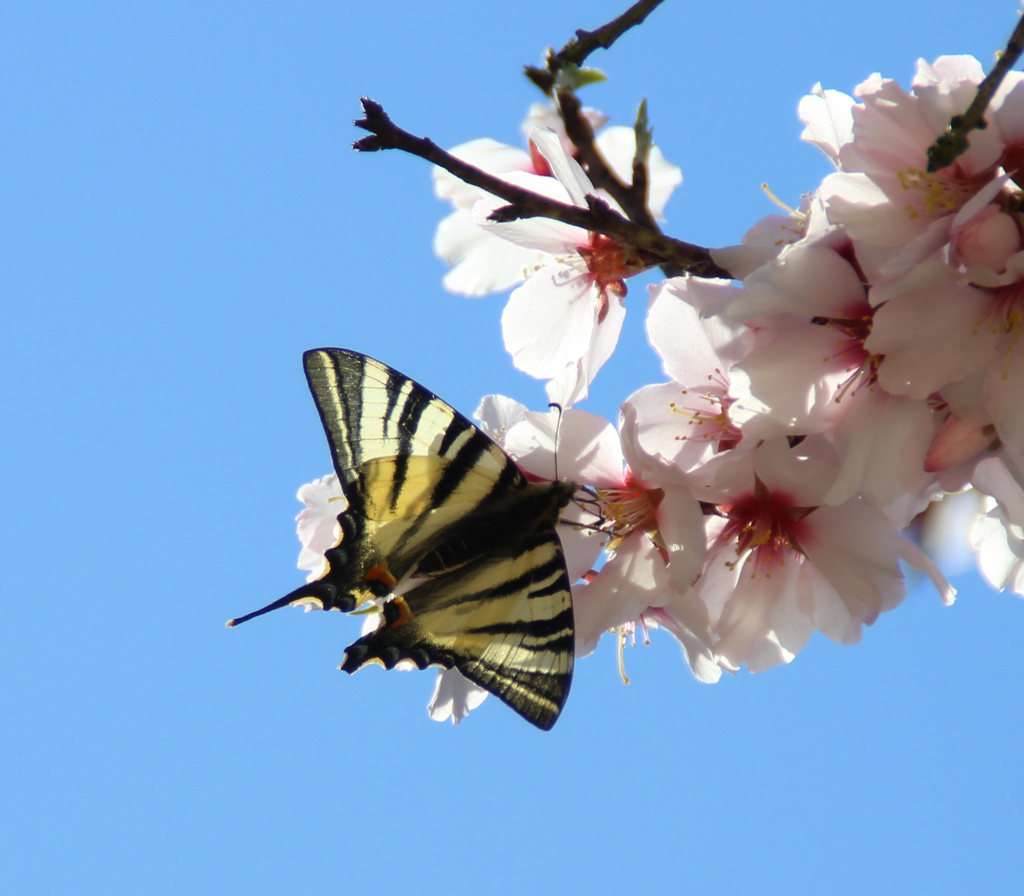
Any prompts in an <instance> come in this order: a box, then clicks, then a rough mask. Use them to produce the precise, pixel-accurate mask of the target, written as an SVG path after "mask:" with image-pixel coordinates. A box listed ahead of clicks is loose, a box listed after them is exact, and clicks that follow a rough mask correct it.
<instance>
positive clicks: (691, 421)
mask: <svg viewBox="0 0 1024 896" xmlns="http://www.w3.org/2000/svg"><path fill="white" fill-rule="evenodd" d="M708 379H710V380H712V382H713V383H714V384H715V385H716V386H717V387H718V389H717V390H715V391H712V390H711V389H709V390H708V391H707V392H696V391H693V390H691V389H680V390H679V393H680V394H681V395H683V396H684V399H683V401H682V402H675V401H670V402H669V403H668V406H669V408H670V409H671V411H672V413H673V414H679V415H680V416H682V417H683V418H685V419H686V425H687V427H691V426H692V427H694V429H693V431H692V432H688V433H685V434H683V435H678V436H675V439H676V441H677V442H685V441H698V442H717V443H718V450H719V451H725V450H726V449H728V448H732V447H734V446H735V445H736V444H737V443H738V442H739V440H740V438H741V436H742V433H741V432H740V430H739V428H738V427H737V426H736V425H735V424H734V423H733V422H732V420H730V419H729V408H730V407H732V405H733V404H734V403H735V401H736V399H734V398H730V397H729V394H728V391H729V385H728V383H727V382H726V379H725V377H724V376H723V374H722V371H721V370H719V369H718V368H715V372H714V374H712V375H709V376H708Z"/></svg>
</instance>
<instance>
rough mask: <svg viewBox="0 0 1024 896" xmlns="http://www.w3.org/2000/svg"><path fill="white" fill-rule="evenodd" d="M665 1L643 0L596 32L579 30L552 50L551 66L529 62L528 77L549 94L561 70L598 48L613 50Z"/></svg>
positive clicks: (549, 55) (581, 62)
mask: <svg viewBox="0 0 1024 896" xmlns="http://www.w3.org/2000/svg"><path fill="white" fill-rule="evenodd" d="M663 2H664V0H640V2H639V3H634V4H633V5H632V6H631V7H630V8H629V9H627V10H626V11H625V12H624V13H623V14H622V15H620V16H618V17H617V18H614V19H612V20H611V21H610V22H608V23H607V24H606V25H602V26H601V27H600V28H598V29H596V30H594V31H585V30H584V29H582V28H578V29H576V36H575V37H574V38H573V39H572V40H570V41H569V43H567V44H566V45H565V46H564V47H562V49H561V50H559V51H558V52H557V53H551V52H550V51H549V52H548V58H547V68H546V69H543V68H536V67H535V66H532V65H528V66H526V67H525V69H526V77H528V78H529V79H530V80H531V81H533V83H534V84H536V85H537V86H538V87H539V88H540V89H541V90H543V91H544V93H546V94H547V95H548V96H551V92H552V90H554V87H555V82H556V80H557V78H558V73H559V72H560V71H561V70H562V69H563V68H567V67H568V66H570V65H572V66H577V67H578V66H581V65H582V64H583V63H584V62H585V61H586V59H587V57H588V56H589V55H590V54H591V53H593V52H594V50H597V49H605V50H607V49H609V48H610V47H611V45H612V44H614V43H615V41H617V40H618V39H619V38H620V37H622V35H623V34H625V33H626V32H627V31H628V30H629V29H630V28H635V27H636V26H637V25H639V24H640V23H641V22H643V20H644V19H646V18H647V17H648V16H649V15H650V14H651V13H652V12H654V10H655V9H656V8H657V7H658V6H660V5H661V4H662V3H663Z"/></svg>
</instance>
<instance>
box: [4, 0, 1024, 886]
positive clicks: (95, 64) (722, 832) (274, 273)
mask: <svg viewBox="0 0 1024 896" xmlns="http://www.w3.org/2000/svg"><path fill="white" fill-rule="evenodd" d="M624 5H625V3H624V0H623V2H612V0H592V2H590V3H586V4H583V3H579V2H564V3H550V2H548V3H538V2H533V0H523V2H517V3H509V2H503V3H497V2H491V0H476V2H467V0H456V2H449V3H445V4H441V5H437V4H421V3H410V2H389V0H381V2H377V3H376V4H354V3H304V2H296V0H292V2H287V3H284V2H246V3H242V2H237V3H226V2H217V0H207V2H204V3H194V4H193V3H187V2H176V3H166V2H164V3H161V2H152V3H116V2H102V0H96V2H91V3H88V4H81V3H66V2H65V3H48V2H45V0H39V2H35V3H32V4H8V5H7V6H6V7H5V8H4V10H3V11H2V12H0V59H2V60H3V61H2V62H0V114H2V119H3V121H4V124H5V128H4V131H5V137H4V140H3V141H0V290H2V294H3V297H4V325H3V326H2V327H0V407H2V415H3V417H2V419H3V421H4V437H3V438H2V439H0V459H2V470H3V477H2V482H3V488H4V497H3V514H2V517H0V527H2V531H0V575H2V577H3V585H2V592H0V593H2V594H3V610H4V612H3V618H2V622H0V682H2V683H0V701H2V702H0V720H2V721H0V735H2V736H0V770H2V771H0V807H2V811H0V887H2V889H3V890H4V892H7V893H12V894H19V896H20V894H62V896H66V894H91V893H97V894H100V893H102V894H104V896H114V894H138V893H145V894H154V896H155V894H180V893H184V892H189V893H211V894H260V896H262V894H295V893H303V894H312V893H337V892H401V891H404V890H414V891H415V892H417V893H421V894H433V893H446V894H450V893H463V892H466V893H468V892H480V891H486V892H489V893H495V894H504V893H520V892H523V891H524V890H526V891H529V892H536V893H538V894H546V893H566V892H574V891H580V892H592V893H622V892H624V891H625V892H698V891H704V892H707V891H709V890H714V891H720V892H736V893H751V892H757V893H765V894H773V893H786V894H805V893H806V894H812V893H813V894H821V893H828V894H846V893H849V894H862V893H865V892H871V893H874V894H887V893H907V892H927V893H930V894H938V893H961V892H964V891H969V892H1008V891H1009V890H1010V889H1011V888H1012V887H1013V886H1014V885H1018V886H1019V882H1020V880H1021V879H1022V878H1024V854H1022V852H1021V850H1020V838H1021V834H1022V833H1024V831H1022V826H1024V825H1022V821H1021V819H1022V812H1021V799H1022V796H1024V772H1022V767H1024V763H1022V761H1021V756H1020V744H1021V742H1022V735H1024V721H1022V718H1024V666H1022V663H1021V661H1020V657H1021V655H1022V647H1024V602H1022V601H1021V600H1020V599H1019V598H1016V597H1014V596H1012V595H1006V594H1004V595H999V594H995V593H993V592H991V591H990V590H989V589H987V588H986V587H985V586H984V585H983V583H981V582H980V581H979V579H978V578H977V577H976V576H975V575H973V574H963V575H961V576H959V577H958V578H957V581H956V584H957V585H958V587H959V588H960V598H959V600H958V602H957V603H956V605H955V606H954V607H952V608H944V607H943V606H942V604H941V603H940V601H939V600H938V598H937V597H936V596H935V595H934V594H933V593H931V592H930V591H929V590H928V589H927V588H924V587H918V588H916V589H915V590H914V591H913V592H912V593H911V594H910V596H909V597H908V599H907V601H906V602H905V604H904V605H903V606H902V607H901V608H899V609H898V610H897V611H896V612H894V613H892V614H890V615H888V616H886V617H883V618H882V619H881V620H880V621H879V623H878V624H877V625H876V626H875V627H874V628H872V629H869V630H868V631H867V632H866V636H865V638H864V641H863V643H862V644H860V645H859V646H857V647H852V648H851V647H839V646H837V645H835V644H832V643H831V642H828V641H826V640H824V639H822V638H819V637H816V638H815V639H813V640H812V642H811V644H810V646H809V647H808V648H807V649H806V650H805V651H804V652H803V653H802V654H801V655H800V656H799V657H798V659H797V660H796V662H794V663H793V664H792V666H790V667H787V668H783V669H777V670H775V671H772V672H769V673H767V674H764V675H761V676H752V675H749V674H746V673H743V674H741V675H738V676H736V677H727V678H726V679H725V680H723V681H722V682H721V683H720V684H719V685H716V686H714V687H707V686H702V685H699V684H697V683H696V682H694V681H693V680H692V678H691V677H690V675H689V673H688V672H687V670H686V668H685V666H684V664H683V663H682V661H681V659H680V657H679V653H678V648H677V646H676V645H675V643H674V642H673V641H672V640H671V639H670V638H669V637H668V636H667V635H663V634H660V633H656V634H655V638H654V641H653V643H652V645H651V646H650V647H646V648H637V649H635V650H631V651H630V652H629V653H628V655H627V659H626V661H627V668H628V671H629V673H630V677H631V678H632V681H633V683H632V684H631V685H630V686H629V687H625V686H623V685H622V684H621V682H620V680H619V678H618V675H617V672H616V668H615V656H614V650H613V649H612V645H611V643H608V644H604V645H602V648H601V649H599V650H598V652H597V654H596V655H595V656H594V657H593V658H591V659H589V660H586V661H584V662H581V663H580V664H579V665H578V667H577V672H576V677H575V682H574V686H573V693H572V696H571V699H570V701H569V705H568V707H567V709H566V711H565V713H564V715H563V717H562V719H561V720H560V721H559V723H558V725H557V727H556V728H555V729H554V731H552V732H551V733H549V734H543V733H540V732H538V731H536V730H534V729H533V728H532V727H531V726H529V725H527V724H526V723H524V722H523V721H522V720H520V719H519V718H518V717H516V716H515V715H514V714H513V713H511V712H509V711H507V710H505V709H504V708H503V707H502V706H500V705H499V704H498V703H497V702H496V701H488V703H487V704H486V705H485V706H484V707H483V708H482V709H481V710H479V711H478V712H476V713H474V715H473V716H471V717H470V718H469V719H468V720H467V721H466V722H465V723H464V724H463V725H460V726H459V727H458V728H453V727H452V726H450V725H439V724H436V723H433V722H430V721H429V720H428V719H427V716H426V712H425V704H426V701H427V699H428V697H429V694H430V690H431V681H432V675H426V674H401V673H391V674H387V675H385V674H383V673H380V672H379V670H376V669H371V670H368V671H366V672H363V673H360V674H359V675H357V676H354V677H352V678H349V677H347V676H345V675H343V674H341V673H339V672H338V671H336V669H335V666H336V665H337V663H338V662H339V660H340V659H341V654H342V651H343V649H344V647H345V646H346V645H347V644H348V643H349V642H350V641H351V640H352V639H353V637H354V636H355V634H356V629H357V624H356V623H355V622H353V621H352V620H349V619H346V618H344V617H341V616H340V615H338V614H330V615H329V616H328V615H326V614H309V615H303V614H301V613H298V612H294V611H291V612H281V613H276V614H274V615H273V616H271V617H268V618H266V619H263V620H260V621H259V622H255V623H252V624H249V625H246V626H244V627H242V628H239V629H237V630H234V631H226V630H225V629H224V621H225V620H226V619H228V618H229V617H231V616H235V615H238V614H240V613H244V612H247V611H249V610H252V609H254V608H256V607H258V606H261V605H262V604H264V603H266V602H268V601H270V600H272V599H274V598H276V597H278V596H280V595H281V594H283V593H285V592H286V591H289V590H291V589H292V588H294V587H295V586H296V585H298V584H299V583H300V582H301V581H302V574H301V573H299V572H298V571H297V570H296V569H295V560H296V555H297V550H298V544H297V542H296V539H295V534H294V523H293V518H294V515H295V513H296V512H297V510H298V509H299V506H298V504H297V503H296V501H295V498H294V494H295V490H296V489H297V487H298V486H299V485H300V484H302V483H303V482H306V481H308V480H310V479H312V478H313V477H316V476H320V475H323V474H324V473H326V472H328V471H329V469H330V467H329V458H328V454H327V449H326V444H325V441H324V438H323V434H322V432H321V430H320V426H319V423H318V420H317V417H316V413H315V410H314V408H313V404H312V402H311V400H310V397H309V395H308V391H307V387H306V385H305V382H304V378H303V376H302V371H301V362H300V359H301V353H302V351H303V350H305V349H308V348H312V347H316V346H322V345H338V346H343V347H347V348H352V349H356V350H359V351H363V352H366V353H368V354H371V355H373V356H375V357H379V358H381V359H382V360H384V361H386V362H387V363H390V364H392V365H393V366H396V367H398V368H399V369H401V370H402V371H404V372H406V373H408V374H410V375H412V376H414V377H416V378H417V379H419V380H420V381H422V382H423V383H424V384H425V385H427V386H428V387H429V388H431V389H433V390H434V391H436V392H438V393H439V394H441V395H442V396H444V397H445V398H446V399H448V400H449V401H450V402H451V403H452V404H454V405H455V406H456V407H458V408H460V409H461V410H463V411H466V412H471V411H472V410H473V408H474V407H475V406H476V403H477V401H478V400H479V398H480V396H481V395H482V394H484V393H487V392H504V393H506V394H509V395H512V396H514V397H516V398H518V399H520V400H522V401H525V402H528V403H532V404H533V405H534V406H536V405H538V404H539V403H540V402H541V399H542V394H543V393H542V390H541V388H540V386H539V384H537V383H536V382H534V381H531V380H528V379H527V378H525V377H524V376H522V375H521V374H518V373H517V372H516V371H515V370H514V369H513V368H512V366H511V363H510V362H509V361H508V359H507V357H506V356H505V355H504V353H503V351H502V348H501V337H500V329H499V326H498V321H499V316H500V313H501V309H502V306H503V301H502V300H501V299H500V298H492V299H486V300H472V301H471V300H466V299H462V298H459V297H454V296H449V295H447V294H445V293H444V292H443V290H442V289H441V286H440V277H441V275H442V273H443V268H442V266H441V264H440V262H438V261H437V260H436V259H435V258H433V256H432V253H431V248H430V239H431V235H432V232H433V228H434V226H435V224H436V222H437V220H438V219H439V217H440V216H441V215H442V214H443V211H444V209H443V208H442V207H441V206H440V205H439V204H438V203H436V201H435V200H434V199H433V198H432V195H431V189H430V181H429V171H428V169H427V166H426V165H425V164H424V163H422V162H420V161H419V160H415V159H410V158H403V157H401V156H398V155H396V154H391V153H386V154H378V155H374V156H357V155H356V154H354V153H352V152H351V151H350V150H349V148H348V147H349V144H350V143H351V141H352V140H353V139H355V138H356V137H357V136H358V135H357V133H356V132H355V131H354V130H353V128H352V127H351V124H350V122H351V120H352V119H353V118H355V117H356V116H357V115H358V112H359V109H358V102H357V99H358V97H359V96H360V95H369V96H372V97H373V98H375V99H377V100H379V101H380V102H382V103H383V104H384V105H385V108H386V109H387V110H388V111H389V112H390V113H391V114H392V115H393V116H394V117H395V119H396V120H397V121H398V122H399V123H401V124H402V125H403V126H405V127H406V128H408V129H409V130H411V131H413V132H415V133H422V134H429V135H431V136H432V137H433V138H434V139H435V140H436V141H437V142H438V143H440V144H442V145H453V144H456V143H460V142H462V141H464V140H467V139H471V138H473V137H478V136H492V137H495V138H497V139H500V140H504V141H506V142H516V141H518V130H517V129H518V123H519V121H520V119H521V117H522V115H523V113H524V112H525V109H526V107H527V106H528V105H529V103H531V102H533V101H534V100H535V99H536V98H537V95H536V94H535V90H534V88H532V87H531V86H530V85H529V84H528V83H527V82H526V80H525V79H524V78H523V77H522V76H521V75H520V70H521V66H522V65H523V64H525V63H536V62H537V61H538V59H539V56H540V52H541V50H542V49H543V48H544V47H545V46H547V45H549V44H555V45H558V46H560V45H561V44H562V43H564V42H565V40H566V39H567V38H568V37H569V36H570V35H571V34H572V32H573V30H574V29H575V28H577V27H594V26H596V25H598V24H600V23H602V22H604V21H606V20H607V19H609V18H611V17H612V16H614V15H615V14H617V13H618V12H619V11H620V10H621V9H622V8H624ZM1014 15H1015V8H1014V6H1013V4H1012V3H1010V2H1002V3H988V4H985V5H984V7H983V8H982V7H978V8H974V9H972V10H971V11H969V12H968V11H965V9H964V7H963V6H962V5H958V6H953V5H951V4H942V3H938V4H937V3H935V2H923V0H888V2H884V3H883V2H874V0H864V2H861V3H859V4H857V5H855V6H854V5H850V4H824V5H823V4H820V3H818V4H811V3H797V2H784V0H783V2H779V3H776V4H772V5H771V7H770V14H769V13H768V12H767V11H766V7H765V6H764V4H752V3H749V2H727V0H723V2H719V3H715V4H709V3H700V4H698V3H685V2H681V0H669V2H668V3H667V4H666V7H665V8H663V9H661V10H659V11H657V12H655V13H654V15H653V16H652V18H651V19H650V21H649V23H648V25H647V26H646V27H644V28H642V29H640V30H639V31H637V32H635V33H633V34H631V35H628V36H627V37H626V38H624V39H623V40H622V41H621V42H620V44H618V45H617V46H616V47H615V48H614V49H613V50H612V51H611V52H607V53H604V52H602V53H599V54H597V55H596V56H595V57H593V60H592V62H593V64H595V65H597V66H599V67H601V68H602V69H604V70H605V71H606V72H607V73H608V74H609V75H610V77H611V81H610V82H609V83H608V84H605V85H600V86H597V87H592V88H588V91H587V93H586V94H584V97H585V99H586V100H587V101H588V102H590V103H592V104H593V105H596V106H599V107H600V108H602V109H603V110H604V111H605V112H607V113H609V114H611V115H612V116H613V117H614V118H615V120H616V121H619V122H625V123H628V122H629V121H630V120H631V117H632V115H633V112H634V110H635V108H636V104H637V103H638V101H639V100H640V99H641V98H642V97H645V96H646V97H647V98H648V102H649V108H650V114H651V118H652V121H653V123H654V127H655V135H656V139H657V140H658V142H659V143H660V144H661V146H662V147H663V149H664V151H665V153H666V155H667V156H668V158H669V159H671V160H672V161H674V162H676V163H678V164H679V165H681V166H682V168H683V171H684V174H685V177H686V182H685V183H684V185H683V187H682V188H681V189H680V190H679V191H678V192H677V194H676V195H675V197H674V198H673V200H672V202H671V203H670V205H669V207H668V210H667V214H668V218H669V225H668V229H669V231H670V232H671V233H672V234H673V235H676V236H679V237H681V238H684V239H687V240H690V241H692V242H696V243H701V244H705V245H721V244H727V243H731V242H736V241H738V239H739V237H740V236H741V234H742V233H743V231H744V230H745V229H746V227H747V226H749V224H750V223H752V222H753V221H754V220H756V219H757V218H759V217H761V216H763V215H764V214H767V213H769V212H770V211H772V208H771V206H770V205H769V204H768V202H767V200H766V199H765V198H764V196H763V194H762V193H761V190H760V184H761V183H762V182H763V181H767V182H768V183H769V184H770V185H771V187H772V189H773V190H774V191H775V192H776V193H777V194H778V195H779V196H780V197H782V198H784V199H786V200H788V201H790V202H791V203H793V204H796V202H797V201H798V199H799V195H800V193H801V192H803V191H805V190H809V189H812V188H813V187H814V186H815V185H816V183H817V181H818V180H819V179H820V177H821V176H822V175H823V174H824V173H826V170H827V169H826V163H825V161H824V159H823V158H820V157H819V156H818V154H817V152H816V151H815V150H813V149H812V148H810V147H807V146H804V145H802V144H801V143H800V142H799V141H798V139H797V138H798V135H799V132H800V124H799V122H798V121H797V119H796V115H795V109H796V104H797V102H798V101H799V99H800V97H801V96H802V95H803V94H804V93H805V92H806V91H807V90H808V89H809V88H810V87H811V86H812V85H813V84H814V83H815V82H816V81H819V80H820V81H821V82H823V84H824V85H825V86H826V87H837V88H840V89H844V90H847V91H849V90H851V89H852V88H853V86H854V85H855V84H857V83H858V82H859V81H861V80H863V79H864V78H865V77H866V76H868V75H869V74H870V73H871V72H873V71H881V72H883V73H884V74H886V75H889V76H892V77H896V78H898V79H899V80H900V81H901V82H902V83H904V84H907V83H908V82H909V79H910V76H911V74H912V71H913V65H914V61H915V59H917V58H918V57H919V56H923V57H926V58H928V59H932V58H934V57H935V56H937V55H939V54H941V53H973V54H975V55H977V56H978V57H979V58H981V59H982V60H983V62H985V63H986V64H988V63H989V62H990V61H991V59H992V54H993V52H994V51H995V50H997V49H999V48H1000V47H1001V46H1002V43H1003V42H1004V41H1005V38H1006V36H1007V35H1008V33H1009V31H1010V29H1011V28H1012V26H1013V24H1014V21H1015V19H1014ZM633 295H634V296H637V301H636V302H635V303H634V304H633V305H632V306H630V312H629V314H628V315H627V322H626V330H625V333H624V336H623V344H622V349H621V350H620V353H619V354H618V355H617V356H616V358H615V359H614V360H613V361H612V362H610V363H609V365H608V366H607V367H606V368H605V369H604V370H603V371H602V373H601V375H600V377H599V378H598V380H597V383H596V386H595V390H594V395H593V398H592V400H591V401H589V402H588V403H587V405H586V406H587V407H588V408H589V409H591V410H594V411H597V412H600V413H604V414H606V415H610V416H614V414H615V413H616V409H617V405H618V403H619V402H620V401H621V400H622V399H623V398H624V397H625V396H626V395H628V394H629V393H630V392H631V391H633V389H635V388H636V387H637V386H639V385H641V384H643V383H644V382H650V381H655V380H657V379H658V378H659V377H660V373H659V370H658V364H657V359H656V357H655V356H654V354H653V352H651V351H650V349H649V348H647V346H646V343H645V339H644V335H643V328H642V323H643V315H642V313H641V309H642V307H643V292H642V287H637V288H636V289H635V291H634V293H633Z"/></svg>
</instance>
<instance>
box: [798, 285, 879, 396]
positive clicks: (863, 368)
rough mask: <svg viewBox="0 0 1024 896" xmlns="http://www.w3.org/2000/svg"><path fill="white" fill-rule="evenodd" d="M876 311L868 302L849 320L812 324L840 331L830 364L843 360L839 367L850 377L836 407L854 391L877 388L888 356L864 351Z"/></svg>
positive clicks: (827, 319) (824, 319) (818, 320)
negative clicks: (841, 366)
mask: <svg viewBox="0 0 1024 896" xmlns="http://www.w3.org/2000/svg"><path fill="white" fill-rule="evenodd" d="M875 310H876V309H874V308H872V307H871V306H870V305H868V304H867V302H865V303H864V304H863V305H861V306H859V307H857V308H854V309H851V313H850V315H849V316H848V317H815V318H813V319H812V321H811V322H812V323H815V324H819V325H821V326H825V327H832V328H833V329H835V330H838V331H839V338H838V339H837V340H836V342H837V344H838V348H837V350H836V351H835V352H834V353H833V354H832V355H831V356H829V358H828V360H830V361H833V360H836V359H841V360H840V363H842V364H844V365H845V366H846V369H847V370H848V371H849V372H850V375H849V377H848V378H847V379H846V380H845V381H844V382H843V384H842V386H841V387H840V388H839V390H838V391H837V392H836V396H835V400H836V402H837V403H838V402H840V401H842V400H843V399H844V398H845V397H846V394H847V393H848V392H850V391H851V390H852V391H853V392H854V393H855V392H856V391H857V390H858V389H859V388H860V387H861V386H866V387H867V388H868V389H872V388H874V385H875V383H876V382H877V380H878V368H879V367H880V366H881V364H882V361H883V360H884V359H885V355H873V354H872V353H871V352H869V351H868V350H867V349H866V348H865V347H864V343H865V342H866V341H867V338H868V336H870V335H871V327H872V324H873V323H874V318H875Z"/></svg>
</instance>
